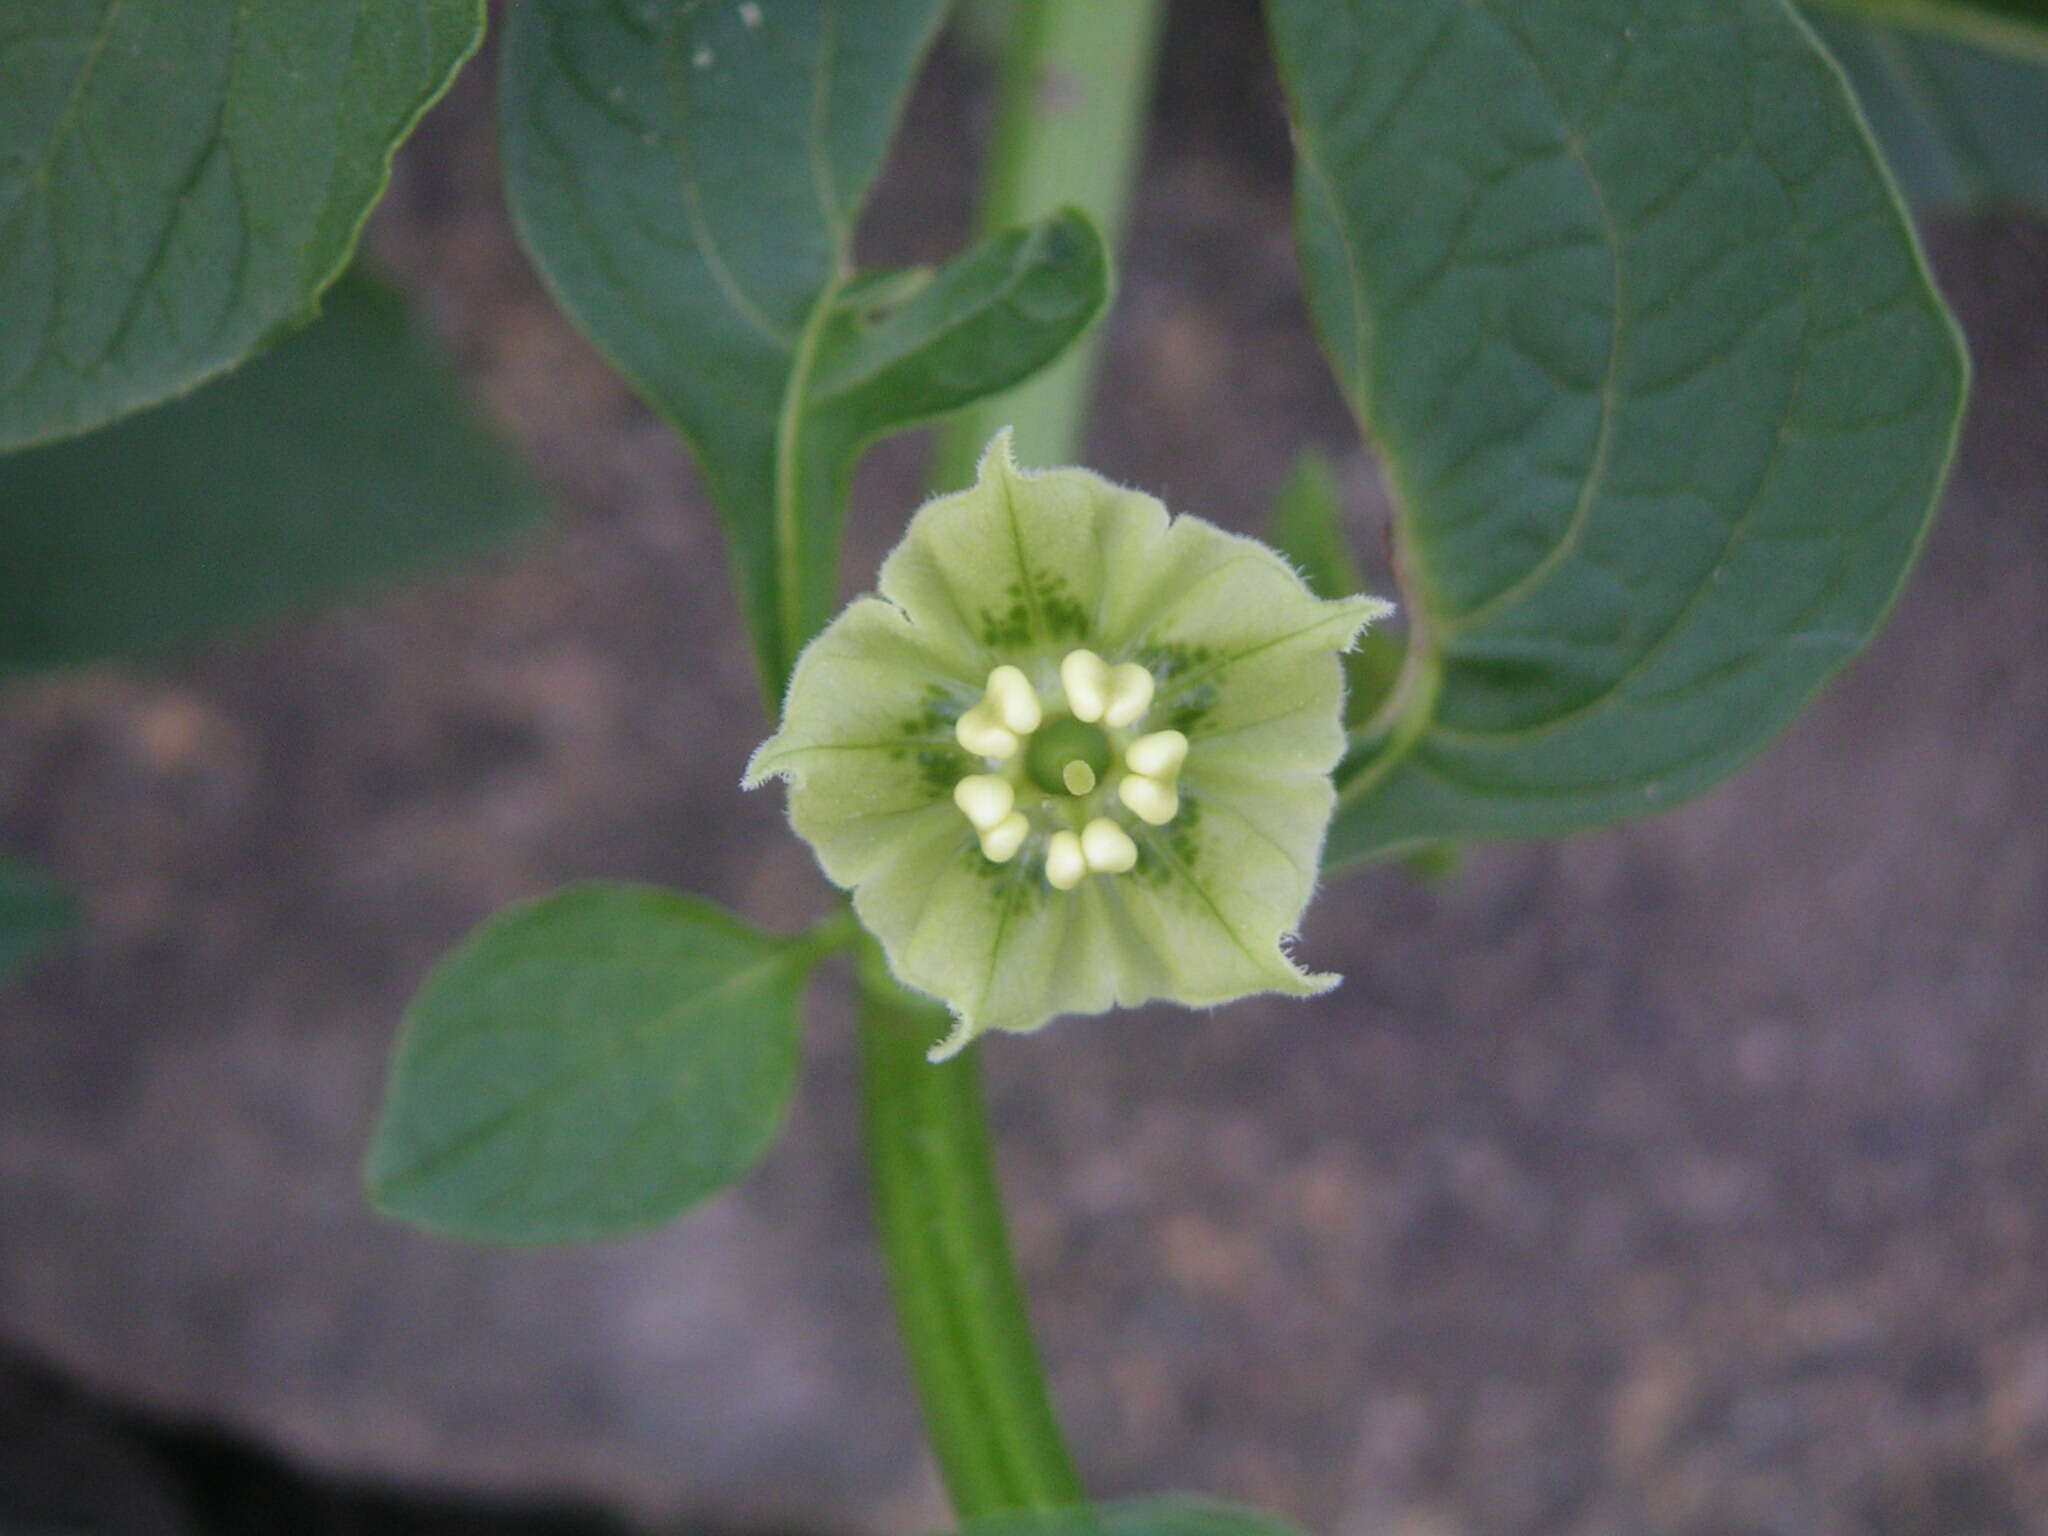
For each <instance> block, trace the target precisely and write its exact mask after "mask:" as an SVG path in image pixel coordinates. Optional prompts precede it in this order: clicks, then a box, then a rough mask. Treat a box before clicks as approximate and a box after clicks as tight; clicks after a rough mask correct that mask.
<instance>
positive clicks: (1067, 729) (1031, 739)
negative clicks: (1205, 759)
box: [953, 650, 1188, 891]
mask: <svg viewBox="0 0 2048 1536" xmlns="http://www.w3.org/2000/svg"><path fill="white" fill-rule="evenodd" d="M1059 687H1060V691H1061V693H1062V694H1063V696H1064V707H1059V706H1055V707H1054V708H1052V709H1048V708H1047V707H1046V705H1045V703H1044V702H1043V701H1041V699H1040V698H1039V694H1038V690H1037V688H1035V687H1034V686H1033V685H1032V681H1031V679H1030V678H1029V677H1027V676H1026V675H1025V673H1024V671H1023V669H1022V668H1019V667H1014V666H1000V667H997V668H996V669H995V670H994V671H992V672H990V673H989V675H988V686H987V689H986V691H984V692H983V694H982V696H981V700H980V702H979V703H977V704H976V705H975V706H974V707H973V708H972V709H970V710H968V711H967V712H966V713H965V714H963V715H962V716H961V717H960V720H959V723H958V724H957V725H956V726H955V728H954V735H955V737H956V738H957V739H958V741H959V743H960V745H961V747H962V748H963V749H964V750H966V751H967V752H969V753H971V754H972V755H973V756H975V757H978V758H981V759H982V760H983V763H984V764H985V765H986V771H985V772H982V773H973V774H969V775H968V776H967V777H965V778H963V779H962V780H961V781H960V782H959V784H958V785H956V786H955V787H954V790H953V803H954V804H955V805H957V806H959V807H960V810H961V813H962V814H963V815H965V816H966V818H967V819H968V821H969V822H971V823H972V824H973V826H974V830H975V833H976V835H977V836H978V837H979V838H980V840H981V851H982V854H983V856H984V857H986V858H987V859H989V860H990V861H991V862H993V863H997V864H1004V863H1008V862H1009V861H1010V860H1011V859H1014V858H1015V857H1016V856H1017V854H1018V853H1019V851H1020V850H1022V849H1023V848H1024V846H1025V844H1026V843H1027V842H1029V841H1030V839H1031V836H1032V833H1033V832H1034V831H1035V830H1038V828H1039V825H1040V823H1041V822H1042V823H1043V824H1044V825H1045V826H1047V827H1049V828H1050V829H1051V832H1050V836H1049V837H1047V839H1046V843H1045V878H1046V882H1047V883H1048V884H1049V885H1051V886H1052V887H1053V889H1055V890H1060V891H1071V890H1072V889H1074V887H1075V886H1077V885H1079V884H1080V883H1081V882H1082V881H1083V880H1084V879H1086V878H1087V877H1088V876H1089V875H1120V874H1123V873H1124V872H1125V871H1127V870H1129V869H1131V868H1133V867H1135V866H1136V864H1137V862H1138V845H1137V844H1136V843H1135V842H1134V841H1132V839H1131V835H1130V833H1128V832H1126V831H1125V830H1124V829H1123V827H1122V826H1120V825H1119V824H1118V823H1117V821H1116V819H1115V818H1114V817H1113V816H1112V815H1109V814H1105V813H1106V812H1108V811H1110V810H1111V809H1112V808H1113V807H1112V801H1114V802H1117V803H1121V804H1122V805H1123V807H1124V808H1125V809H1126V810H1128V811H1129V812H1130V813H1131V814H1132V815H1133V816H1135V817H1137V818H1138V819H1139V820H1140V821H1142V822H1144V823H1146V824H1147V825H1149V826H1154V827H1163V826H1165V825H1166V824H1167V823H1168V822H1170V821H1172V820H1173V818H1174V817H1175V816H1176V815H1177V814H1179V811H1180V789H1179V786H1178V783H1177V781H1178V779H1179V777H1180V768H1181V764H1182V763H1183V762H1184V761H1186V759H1187V755H1188V739H1187V737H1186V736H1184V735H1182V734H1181V733H1180V732H1179V731H1173V730H1166V731H1150V732H1141V731H1140V730H1139V729H1138V727H1139V722H1141V721H1142V720H1143V719H1144V718H1145V712H1146V711H1147V710H1148V709H1150V708H1151V707H1152V693H1153V682H1152V674H1151V673H1150V672H1148V671H1147V670H1146V669H1145V668H1144V667H1142V666H1140V665H1139V664H1138V663H1136V662H1133V661H1126V662H1122V663H1119V664H1118V665H1115V666H1111V665H1110V664H1109V663H1108V662H1106V661H1104V660H1103V659H1102V658H1101V657H1100V656H1098V655H1096V654H1095V652H1093V651H1086V650H1076V651H1069V652H1068V653H1067V654H1066V656H1065V658H1064V659H1062V660H1061V662H1060V665H1059ZM1034 811H1035V812H1036V813H1037V814H1036V815H1035V816H1034V814H1033V812H1034Z"/></svg>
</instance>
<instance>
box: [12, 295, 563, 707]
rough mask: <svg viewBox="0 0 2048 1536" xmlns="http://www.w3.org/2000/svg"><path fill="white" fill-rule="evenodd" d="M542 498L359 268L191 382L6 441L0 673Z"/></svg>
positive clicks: (218, 620) (432, 556) (253, 600)
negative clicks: (284, 325)
mask: <svg viewBox="0 0 2048 1536" xmlns="http://www.w3.org/2000/svg"><path fill="white" fill-rule="evenodd" d="M539 510H540V503H539V500H538V498H537V497H536V496H535V495H534V494H533V492H532V491H531V490H530V489H529V488H528V486H527V485H526V484H525V482H524V481H523V480H522V479H521V477H520V476H519V475H518V474H517V473H516V471H515V470H514V468H513V466H512V465H511V463H510V462H509V461H508V460H507V459H506V458H505V456H504V455H503V454H502V453H501V452H500V451H499V450H498V448H497V447H496V445H495V444H493V443H492V442H491V441H490V440H489V439H488V438H487V437H485V436H484V435H483V434H482V433H481V432H479V431H478V430H477V429H476V428H475V427H474V426H473V425H472V424H471V422H470V420H469V418H468V416H467V414H466V412H465V410H464V408H463V405H462V402H461V400H460V398H459V396H458V394H457V390H456V385H455V381H454V379H453V378H452V376H451V375H450V374H449V373H448V371H447V369H446V368H445V366H444V365H442V364H441V363H440V361H439V360H438V359H437V358H436V357H435V356H434V355H433V353H432V352H431V350H430V349H429V348H428V347H427V346H426V345H425V343H424V342H423V340H422V339H421V338H420V337H419V336H417V335H416V334H415V333H414V331H413V328H412V325H411V317H410V315H409V314H408V312H407V309H406V307H405V305H404V303H403V302H402V301H401V300H400V299H399V298H398V297H397V296H396V295H394V294H392V293H391V292H390V291H388V290H387V289H384V288H382V287H379V286H377V285H375V284H373V283H372V282H370V281H369V280H368V279H366V278H363V277H361V276H359V275H352V276H350V277H348V278H345V279H344V280H343V281H342V282H341V283H340V284H339V285H337V286H336V288H335V289H334V292H333V294H332V296H331V302H330V304H329V306H328V313H327V314H326V316H325V317H324V318H322V319H321V320H320V321H319V322H318V323H317V324H315V325H313V326H311V327H309V328H308V329H307V330H305V331H304V332H302V333H300V334H299V335H297V336H295V337H293V338H292V339H291V340H290V341H288V342H286V343H285V344H284V345H283V346H281V347H279V348H278V349H277V350H276V351H274V352H272V353H270V354H268V355H267V356H264V357H261V358H259V359H257V360H256V361H255V362H253V363H251V364H249V366H248V367H246V368H243V369H240V370H238V371H237V372H235V373H233V374H231V375H230V376H228V377H227V378H225V379H222V380H219V381H218V382H216V383H214V384H211V385H209V386H208V387H207V388H205V389H203V390H201V391H200V392H199V393H198V394H196V395H194V396H192V398H190V399H189V400H181V401H178V402H176V403H174V404H171V405H165V406H159V407H158V408H157V409H155V410H153V411H150V412H147V413H146V414H143V415H140V416H136V417H134V418H132V419H130V420H127V421H121V422H117V423H115V424H114V425H113V426H111V427H106V428H103V429H102V430H100V431H98V432H95V433H93V434H92V435H91V436H89V437H83V438H77V439H73V440H69V441H66V442H61V443H53V444H50V445H49V446H47V447H43V448H32V449H29V450H28V451H27V452H25V453H18V454H12V455H9V456H8V457H6V458H0V676H5V675H7V674H8V673H11V672H22V671H27V670H31V669H34V668H39V667H50V666H58V665H63V664H67V663H72V662H79V661H88V660H92V659H94V658H96V657H102V656H131V655H137V654H141V653H145V652H151V651H157V650H162V649H164V648H166V647H172V646H177V645H181V644H184V643H187V642H189V641H191V640H193V639H195V638H197V637H198V636H201V635H204V634H206V633H208V632H210V631H212V630H214V629H216V628H218V627H220V626H221V625H224V624H236V623H246V622H248V621H250V620H253V619H258V618H262V617H264V616H266V615H269V614H272V613H274V612H276V611H278V610H280V609H286V608H290V607H295V606H298V605H302V604H306V603H309V602H311V601H313V600H314V599H316V598H321V597H326V596H330V595H332V594H334V593H338V592H342V591H347V590H350V589H353V588H359V587H363V586H366V585H368V584H370V583H372V582H374V581H377V580H381V579H388V578H391V577H395V576H399V575H404V574H407V573H410V572H414V571H419V570H423V569H427V568H431V567H435V566H439V565H443V564H446V563H448V562H449V561H452V560H454V559H456V558H457V557H460V556H463V555H467V554H470V553H473V552H474V551H476V550H478V549H480V548H483V547H485V546H487V545H489V544H491V543H494V542H496V541H498V540H501V539H503V538H504V537H506V536H507V535H508V534H510V533H512V532H514V531H516V530H518V529H520V528H523V527H526V526H528V525H530V524H531V523H532V522H533V521H534V519H535V518H536V517H537V516H538V514H539Z"/></svg>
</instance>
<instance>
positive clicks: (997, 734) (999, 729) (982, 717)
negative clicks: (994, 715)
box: [953, 700, 1021, 762]
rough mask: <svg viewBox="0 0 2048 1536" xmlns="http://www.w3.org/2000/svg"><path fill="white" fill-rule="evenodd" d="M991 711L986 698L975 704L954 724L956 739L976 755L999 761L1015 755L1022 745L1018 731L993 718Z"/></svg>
mask: <svg viewBox="0 0 2048 1536" xmlns="http://www.w3.org/2000/svg"><path fill="white" fill-rule="evenodd" d="M990 713H991V712H990V710H989V707H988V703H987V701H986V700H984V701H983V702H981V703H979V704H977V705H975V706H974V708H972V709H970V710H969V711H967V713H966V714H964V715H962V716H961V717H960V719H959V721H958V722H957V723H956V724H955V725H954V727H953V737H954V739H955V740H956V741H958V742H959V743H960V745H961V746H962V747H964V748H966V749H967V750H968V751H969V752H972V753H973V754H974V755H975V756H976V757H992V758H995V759H996V760H997V761H998V762H1000V761H1002V760H1003V759H1004V758H1009V757H1015V756H1016V755H1017V748H1018V747H1019V746H1020V745H1021V743H1020V742H1019V741H1018V739H1017V733H1016V732H1015V731H1012V730H1010V729H1008V728H1007V727H1005V726H1004V725H1002V724H1001V723H1000V722H998V721H996V720H993V719H991V718H990V717H989V716H990Z"/></svg>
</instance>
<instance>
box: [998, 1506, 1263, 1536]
mask: <svg viewBox="0 0 2048 1536" xmlns="http://www.w3.org/2000/svg"><path fill="white" fill-rule="evenodd" d="M959 1536H1301V1532H1300V1530H1299V1529H1298V1528H1297V1527H1295V1526H1292V1525H1289V1524H1287V1523H1286V1522H1284V1521H1281V1520H1276V1519H1275V1518H1274V1517H1273V1516H1271V1515H1265V1514H1260V1513H1259V1512H1258V1511H1257V1510H1251V1509H1242V1508H1240V1507H1238V1506H1236V1505H1234V1504H1220V1503H1217V1502H1215V1501H1214V1500H1210V1499H1195V1498H1171V1497H1169V1498H1155V1499H1131V1500H1128V1501H1126V1502H1122V1503H1117V1504H1097V1505H1092V1506H1086V1507H1082V1508H1078V1509H1064V1510H1051V1511H1038V1512H1034V1513H1023V1512H1020V1513H1017V1514H1008V1515H992V1516H989V1517H987V1518H985V1519H981V1520H970V1521H968V1522H967V1523H966V1524H965V1525H963V1526H962V1527H961V1528H960V1531H959Z"/></svg>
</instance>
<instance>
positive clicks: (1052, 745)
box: [1024, 715, 1111, 795]
mask: <svg viewBox="0 0 2048 1536" xmlns="http://www.w3.org/2000/svg"><path fill="white" fill-rule="evenodd" d="M1110 757H1111V753H1110V745H1109V733H1108V732H1107V731H1105V730H1103V728H1102V727H1101V726H1099V725H1095V724H1092V723H1091V722H1089V721H1087V720H1078V719H1076V718H1075V717H1074V716H1072V715H1067V716H1065V717H1064V718H1062V719H1059V720H1054V721H1052V722H1051V723H1049V724H1047V725H1045V726H1042V727H1040V728H1039V729H1038V730H1037V731H1036V732H1034V733H1033V734H1032V737H1031V742H1030V744H1029V745H1028V746H1026V747H1025V749H1024V771H1025V772H1026V773H1028V774H1030V775H1031V782H1032V783H1034V784H1036V785H1037V786H1038V787H1039V788H1040V789H1042V790H1044V791H1045V792H1046V793H1047V794H1048V795H1085V794H1087V793H1088V792H1089V791H1091V790H1092V789H1094V788H1095V785H1096V781H1097V780H1099V779H1100V778H1101V777H1102V776H1103V775H1104V774H1105V773H1107V772H1109V764H1110Z"/></svg>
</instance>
